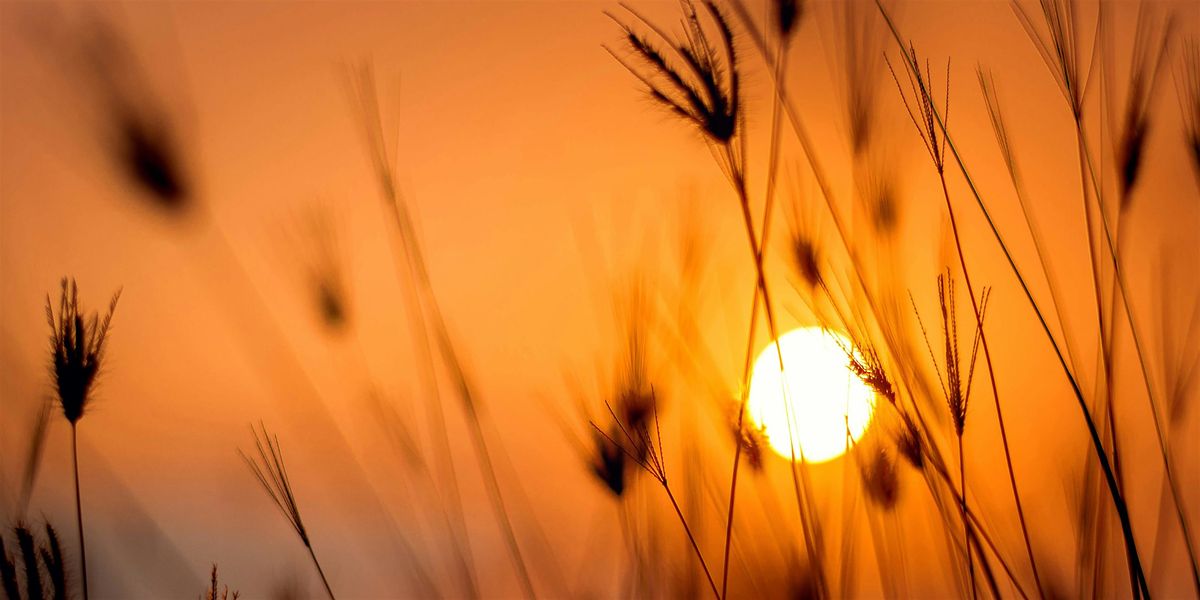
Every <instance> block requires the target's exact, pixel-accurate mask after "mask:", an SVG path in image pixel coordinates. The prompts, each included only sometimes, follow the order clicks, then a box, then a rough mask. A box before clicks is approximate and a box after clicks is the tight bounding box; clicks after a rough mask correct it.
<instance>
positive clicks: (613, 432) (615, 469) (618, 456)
mask: <svg viewBox="0 0 1200 600" xmlns="http://www.w3.org/2000/svg"><path fill="white" fill-rule="evenodd" d="M619 436H620V433H619V432H618V431H617V427H616V426H615V425H614V426H613V427H612V428H610V430H609V433H608V434H607V435H604V434H601V433H600V432H599V431H592V442H593V443H594V444H595V450H596V455H595V458H594V459H593V462H592V473H593V474H594V475H595V476H596V477H597V478H599V479H600V481H601V483H603V484H604V486H605V487H607V488H608V490H609V491H610V492H612V493H613V495H615V496H617V497H620V496H621V495H622V494H624V493H625V469H626V466H627V463H626V460H625V459H626V455H625V450H624V449H622V448H621V446H620V445H618V444H617V442H616V440H617V439H619Z"/></svg>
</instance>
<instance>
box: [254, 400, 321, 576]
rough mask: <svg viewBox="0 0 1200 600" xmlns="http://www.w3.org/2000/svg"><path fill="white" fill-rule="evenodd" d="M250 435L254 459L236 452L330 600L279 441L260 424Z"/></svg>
mask: <svg viewBox="0 0 1200 600" xmlns="http://www.w3.org/2000/svg"><path fill="white" fill-rule="evenodd" d="M250 431H251V432H252V433H253V434H254V449H255V457H254V458H251V457H250V456H248V455H246V453H245V452H242V451H241V449H240V448H239V449H238V454H239V455H241V457H242V460H243V461H245V463H246V466H247V467H249V468H250V472H251V473H253V474H254V478H255V479H257V480H258V483H259V485H260V486H262V489H263V491H265V492H266V493H267V496H268V497H270V498H271V501H272V502H274V503H275V507H276V508H278V509H279V512H280V514H282V515H283V517H284V518H285V519H287V521H288V524H289V525H291V526H292V530H294V531H295V532H296V535H298V536H299V537H300V541H301V542H302V543H303V544H304V547H305V548H307V549H308V555H309V557H310V558H312V562H313V566H314V567H316V569H317V574H318V575H320V576H321V583H322V584H324V586H325V593H326V594H328V595H329V598H330V600H333V598H334V596H333V589H332V588H331V587H330V586H329V580H328V579H326V578H325V571H324V570H322V569H321V563H320V561H318V560H317V554H316V551H314V550H313V547H312V541H311V540H310V539H309V537H308V530H307V529H305V527H304V520H303V519H302V518H301V517H300V507H299V506H298V505H297V504H296V495H295V494H294V493H293V492H292V482H291V480H290V479H288V473H287V466H286V465H284V462H283V451H282V450H280V448H279V438H277V437H275V436H273V435H271V434H269V433H267V428H266V426H265V425H263V424H262V423H259V424H258V429H257V430H255V429H254V426H253V425H252V426H251V427H250Z"/></svg>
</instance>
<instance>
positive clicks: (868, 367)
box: [847, 344, 896, 406]
mask: <svg viewBox="0 0 1200 600" xmlns="http://www.w3.org/2000/svg"><path fill="white" fill-rule="evenodd" d="M858 347H859V348H860V350H858V351H851V352H847V357H848V358H849V360H850V371H851V372H852V373H854V374H855V375H856V376H857V377H858V378H859V379H860V380H862V382H863V383H865V384H867V387H870V388H871V389H873V390H875V393H876V394H879V395H880V396H882V397H884V398H885V399H887V401H888V402H889V403H890V404H892V405H893V406H895V404H896V390H895V388H894V387H893V386H892V382H891V381H890V380H889V379H888V377H887V373H886V372H885V371H884V370H883V363H882V362H881V361H880V360H879V353H878V352H877V351H876V350H875V347H874V346H871V345H870V344H866V345H860V346H858Z"/></svg>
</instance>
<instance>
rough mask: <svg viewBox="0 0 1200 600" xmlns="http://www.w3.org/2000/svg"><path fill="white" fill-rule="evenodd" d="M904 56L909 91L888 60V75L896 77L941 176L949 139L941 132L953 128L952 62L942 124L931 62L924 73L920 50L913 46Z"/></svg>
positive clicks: (947, 65)
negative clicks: (933, 85)
mask: <svg viewBox="0 0 1200 600" xmlns="http://www.w3.org/2000/svg"><path fill="white" fill-rule="evenodd" d="M902 52H903V54H904V63H905V64H904V73H905V75H906V76H907V79H908V89H907V90H905V88H904V86H903V85H901V84H900V78H899V77H898V76H897V75H896V70H895V69H894V68H892V62H891V60H889V59H888V58H887V57H886V56H885V57H884V61H885V62H886V64H887V68H888V72H890V73H891V74H892V81H894V82H895V83H896V89H897V90H899V92H900V100H901V101H902V102H903V103H904V110H905V111H906V112H907V113H908V117H909V119H910V120H911V121H912V123H913V125H914V126H916V128H917V134H918V135H920V136H921V143H922V144H924V146H925V151H926V152H927V153H928V154H929V157H930V158H931V159H932V160H933V166H934V167H935V168H936V169H937V171H938V172H939V173H941V172H943V171H944V170H945V167H946V136H944V135H939V134H938V131H940V130H941V128H942V127H949V122H950V60H949V59H946V85H945V88H946V89H945V101H944V102H945V104H944V105H943V108H942V110H943V112H942V115H941V121H940V123H939V120H938V114H937V107H936V106H935V105H934V97H933V88H932V85H931V83H932V80H933V77H932V71H931V70H930V67H929V61H928V60H926V61H925V65H924V66H925V70H924V72H922V70H921V61H920V60H919V59H918V58H917V49H916V47H914V46H913V45H912V44H911V43H910V44H909V45H908V50H907V51H903V49H902ZM910 94H911V95H912V98H911V99H910V98H909V95H910Z"/></svg>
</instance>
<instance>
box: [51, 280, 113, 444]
mask: <svg viewBox="0 0 1200 600" xmlns="http://www.w3.org/2000/svg"><path fill="white" fill-rule="evenodd" d="M120 297H121V292H120V290H118V291H117V293H115V294H113V297H112V300H111V301H109V304H108V312H107V313H106V314H105V315H104V318H103V319H101V318H100V315H99V314H98V313H92V314H91V315H90V316H89V315H87V314H85V313H84V312H83V309H82V308H80V305H79V287H78V286H77V285H76V283H75V281H74V280H73V279H67V278H65V277H64V278H63V280H62V291H61V294H60V296H59V301H58V314H55V312H54V305H53V304H52V303H51V300H50V296H49V295H47V296H46V321H47V323H48V324H49V325H50V360H51V367H52V368H51V374H52V375H53V378H54V385H55V389H56V391H57V392H58V400H59V404H60V405H61V406H62V411H63V416H65V417H66V418H67V421H68V422H70V423H71V424H72V425H74V424H75V423H76V422H77V421H79V419H80V418H81V417H82V416H83V413H84V411H85V409H86V408H87V405H88V403H89V401H90V400H91V390H92V386H93V384H94V383H95V381H96V375H97V374H98V373H99V372H100V366H101V363H102V361H103V358H104V348H105V341H107V339H108V330H109V327H110V325H111V324H112V316H113V311H115V310H116V308H117V300H118V299H120Z"/></svg>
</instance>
